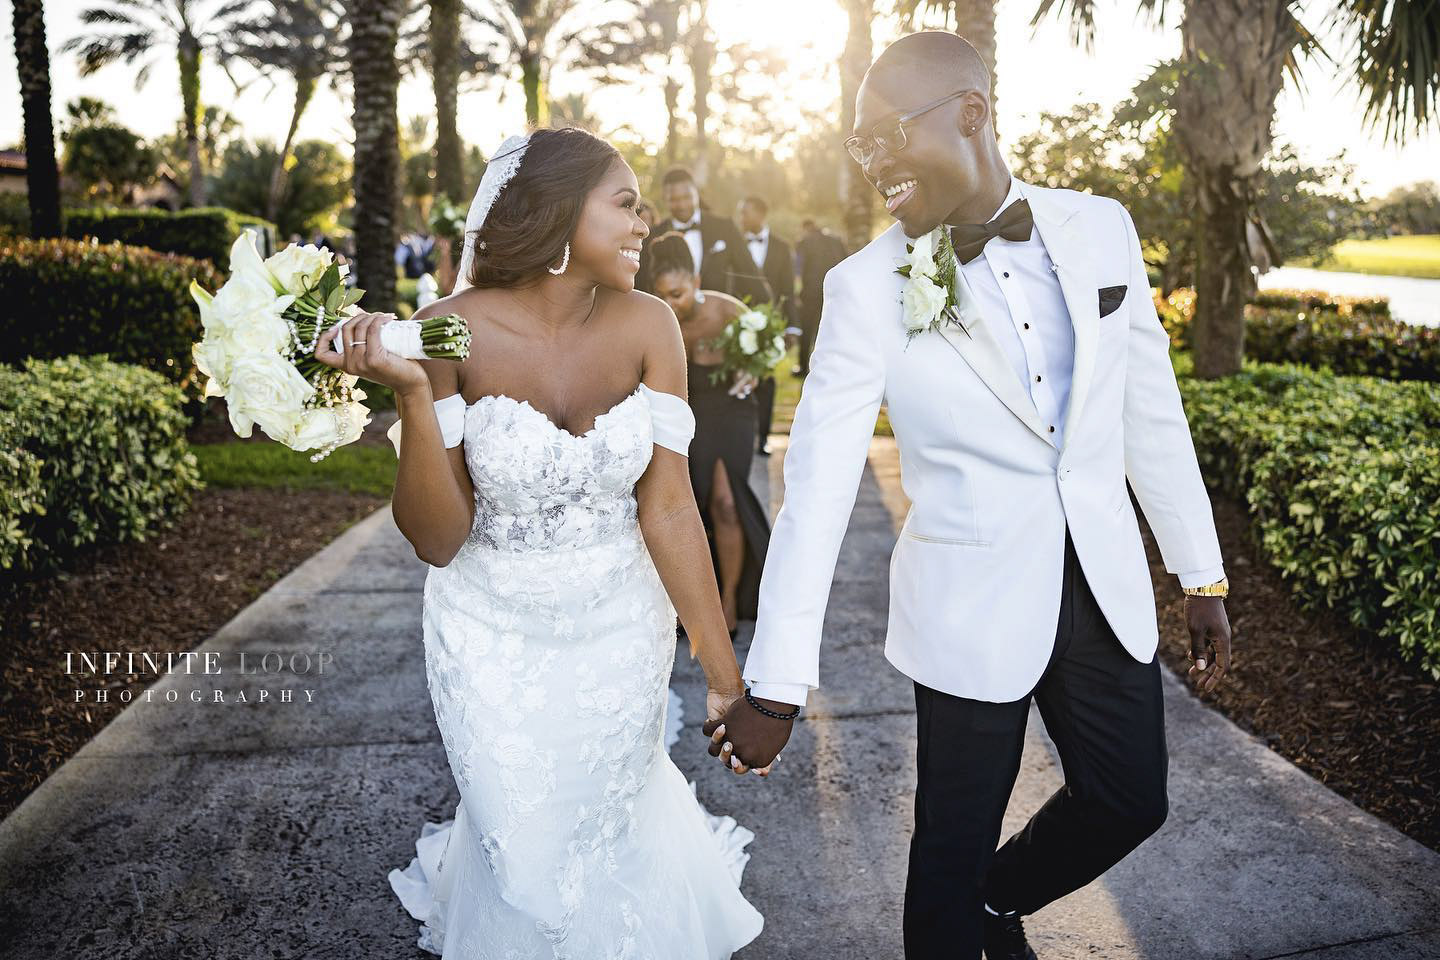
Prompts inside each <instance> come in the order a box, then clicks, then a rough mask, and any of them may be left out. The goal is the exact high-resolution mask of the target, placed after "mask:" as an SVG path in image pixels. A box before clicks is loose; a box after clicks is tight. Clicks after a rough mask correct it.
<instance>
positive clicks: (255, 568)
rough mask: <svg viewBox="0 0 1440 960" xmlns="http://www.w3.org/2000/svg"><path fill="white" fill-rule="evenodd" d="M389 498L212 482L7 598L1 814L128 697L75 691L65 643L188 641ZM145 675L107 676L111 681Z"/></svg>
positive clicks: (140, 646)
mask: <svg viewBox="0 0 1440 960" xmlns="http://www.w3.org/2000/svg"><path fill="white" fill-rule="evenodd" d="M258 434H259V431H257V436H258ZM381 439H382V440H383V437H382V438H381ZM384 503H385V500H384V498H382V497H376V496H371V495H367V494H351V493H341V492H333V491H325V490H291V491H282V490H223V489H211V490H205V491H202V492H200V493H199V494H197V495H196V498H195V501H194V503H193V504H192V506H191V508H190V509H189V510H188V511H187V512H186V513H185V514H184V515H183V516H182V517H181V518H180V519H179V521H178V522H177V523H176V525H175V526H174V527H173V528H171V529H169V530H165V531H160V532H158V533H157V534H156V535H155V536H154V537H152V538H151V539H150V540H147V541H145V542H143V543H129V544H121V545H118V546H110V547H106V548H103V549H100V550H97V551H95V552H94V553H92V554H90V555H88V556H86V557H85V558H83V559H82V560H80V561H79V562H77V563H76V564H75V566H74V567H73V568H72V569H71V570H69V571H67V572H66V573H64V574H61V575H58V576H55V577H52V578H49V579H46V580H43V581H36V582H33V583H30V584H26V585H24V586H23V587H22V588H21V589H20V591H19V593H18V594H17V595H16V596H15V597H13V598H11V599H10V600H8V601H4V602H0V679H3V686H0V753H3V755H4V758H5V763H4V767H3V772H0V817H4V816H6V815H7V814H9V813H10V811H12V810H13V809H15V807H17V806H19V805H20V802H21V801H22V800H24V799H25V797H26V796H28V795H29V794H30V792H31V791H32V790H34V789H35V788H36V787H38V786H39V785H40V783H41V782H42V781H43V780H44V779H45V778H46V777H47V776H48V775H49V774H50V772H51V771H53V770H54V769H55V768H56V767H58V766H59V765H60V764H61V763H63V762H64V761H65V760H66V759H67V758H69V757H70V756H71V755H73V754H74V753H75V752H76V751H77V750H79V749H80V748H81V747H82V746H84V745H85V743H86V742H87V741H88V740H89V739H90V738H91V737H93V736H94V735H95V734H96V733H98V732H99V731H100V730H101V728H103V727H104V726H105V724H107V723H109V722H110V720H111V719H113V718H114V717H115V716H116V715H117V714H118V713H119V712H120V711H121V710H122V709H124V706H125V705H124V704H121V703H118V702H116V701H114V700H113V699H112V701H111V702H110V703H108V704H101V705H97V704H94V703H78V704H77V703H74V702H73V700H74V689H75V684H74V680H73V678H67V677H66V675H65V673H64V669H65V668H64V655H65V653H66V652H67V651H76V652H78V651H122V652H123V651H132V650H133V651H141V650H145V651H155V652H170V651H184V650H192V649H194V648H195V647H197V646H199V645H200V644H201V643H203V642H204V641H205V640H206V639H208V638H209V637H210V636H211V635H212V634H214V633H215V631H216V630H218V629H219V628H220V627H221V626H222V625H223V624H225V622H226V621H228V620H229V619H230V618H231V617H233V616H234V615H235V614H236V613H238V612H239V611H240V610H241V609H243V608H244V607H245V606H246V605H248V604H249V603H250V602H251V601H252V600H254V599H255V598H256V597H257V596H259V595H260V594H261V593H262V592H264V590H265V589H266V588H268V587H269V586H271V585H272V584H273V583H275V581H277V580H279V579H280V577H282V576H284V575H285V574H286V573H288V572H289V571H290V570H292V569H294V568H295V567H296V566H298V565H299V564H300V562H301V561H303V560H305V559H306V558H307V557H309V556H311V555H312V554H314V553H315V552H316V551H317V550H319V549H320V547H322V546H324V545H325V544H326V543H328V542H329V541H330V540H332V539H334V538H335V537H336V536H338V535H339V534H340V533H341V532H343V531H344V530H345V529H346V528H347V527H349V526H351V525H352V524H354V523H355V522H357V521H359V520H361V519H363V518H364V517H366V516H367V515H369V514H370V513H371V512H372V511H374V510H375V509H376V508H378V507H380V506H382V505H383V504H384ZM151 679H153V678H151ZM137 682H140V678H138V677H134V676H129V677H122V676H120V675H118V674H117V675H115V676H112V677H111V678H110V686H112V687H114V688H121V687H126V686H131V685H132V684H135V683H137ZM95 686H96V678H95V677H93V676H87V677H86V678H85V687H86V688H93V687H95ZM87 699H88V698H87Z"/></svg>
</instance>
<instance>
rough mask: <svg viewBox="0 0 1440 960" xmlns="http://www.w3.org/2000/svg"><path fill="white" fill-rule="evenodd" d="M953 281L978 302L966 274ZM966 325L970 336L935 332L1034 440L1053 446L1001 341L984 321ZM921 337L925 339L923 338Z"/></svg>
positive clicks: (960, 273)
mask: <svg viewBox="0 0 1440 960" xmlns="http://www.w3.org/2000/svg"><path fill="white" fill-rule="evenodd" d="M955 281H956V283H957V284H959V285H962V286H963V288H964V289H963V290H957V292H958V293H960V294H961V295H962V297H968V298H969V300H970V302H971V303H975V302H977V301H976V299H975V294H974V293H972V292H971V291H970V287H969V283H968V281H966V279H965V271H963V270H956V271H955ZM968 322H969V335H966V333H965V332H964V331H962V330H956V329H955V328H954V327H942V328H940V329H939V330H937V333H938V334H939V336H940V338H941V339H942V340H944V341H945V342H946V343H947V344H949V346H950V349H952V350H954V351H955V352H956V353H957V354H959V355H960V357H961V358H962V359H963V360H964V361H965V362H966V363H967V364H969V366H970V369H971V370H974V371H975V375H976V376H977V377H979V378H980V379H981V380H982V381H984V383H985V386H987V387H989V388H990V392H991V393H993V394H995V397H996V398H997V399H998V400H999V401H1000V402H1001V403H1003V404H1005V406H1007V407H1009V408H1010V412H1011V413H1013V414H1015V416H1017V417H1019V418H1020V421H1021V422H1022V423H1024V424H1025V426H1027V427H1029V428H1030V429H1031V430H1032V431H1033V432H1034V433H1035V435H1036V436H1037V437H1039V438H1040V439H1041V440H1044V441H1045V442H1046V443H1048V444H1051V445H1053V444H1054V443H1055V438H1054V437H1053V436H1052V435H1051V434H1050V432H1049V431H1048V430H1047V429H1046V428H1045V424H1043V423H1041V422H1040V414H1039V413H1038V412H1036V410H1035V404H1034V403H1032V402H1031V401H1030V395H1029V394H1028V393H1026V392H1025V387H1024V385H1023V384H1022V383H1021V382H1020V380H1019V379H1018V378H1017V377H1016V376H1015V369H1014V368H1013V367H1012V366H1010V361H1009V360H1008V359H1006V357H1005V351H1004V350H1003V349H1002V348H1001V346H1000V341H998V340H996V339H995V335H994V334H993V333H991V331H990V328H989V326H988V325H987V324H988V321H987V320H986V319H985V318H984V317H974V318H972V319H971V320H970V321H968ZM921 336H925V335H924V334H922V335H921Z"/></svg>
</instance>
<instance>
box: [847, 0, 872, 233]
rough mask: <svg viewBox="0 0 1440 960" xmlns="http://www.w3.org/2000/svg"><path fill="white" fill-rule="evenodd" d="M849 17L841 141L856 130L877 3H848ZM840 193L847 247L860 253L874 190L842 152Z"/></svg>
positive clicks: (868, 227)
mask: <svg viewBox="0 0 1440 960" xmlns="http://www.w3.org/2000/svg"><path fill="white" fill-rule="evenodd" d="M845 8H846V12H847V13H848V14H849V16H850V30H849V33H847V34H846V36H845V50H844V52H843V53H841V54H840V130H839V134H840V139H841V140H844V139H845V138H846V137H848V136H850V134H851V132H852V128H853V127H854V126H855V94H856V92H857V91H858V90H859V89H860V80H861V78H862V77H864V76H865V71H866V70H867V69H868V68H869V67H870V58H871V55H872V53H873V50H874V42H875V41H874V37H873V33H872V31H873V29H874V22H875V0H845ZM840 163H841V167H840V189H841V196H842V197H843V198H844V210H845V245H846V247H847V248H848V249H850V250H859V249H860V248H861V247H863V246H865V244H867V243H869V242H870V234H871V231H872V230H873V228H874V227H873V223H872V216H873V214H874V211H875V197H874V190H873V189H872V188H871V186H870V184H869V182H868V181H866V179H865V177H864V176H863V175H862V174H861V171H860V167H859V165H857V164H856V163H855V161H854V160H852V159H851V158H850V155H849V154H848V153H845V152H843V151H842V152H841V159H840Z"/></svg>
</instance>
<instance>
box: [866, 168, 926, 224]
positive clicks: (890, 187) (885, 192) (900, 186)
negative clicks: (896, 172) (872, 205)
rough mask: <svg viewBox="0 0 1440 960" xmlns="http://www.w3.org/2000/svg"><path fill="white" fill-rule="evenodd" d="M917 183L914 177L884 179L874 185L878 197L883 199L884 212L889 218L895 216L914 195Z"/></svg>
mask: <svg viewBox="0 0 1440 960" xmlns="http://www.w3.org/2000/svg"><path fill="white" fill-rule="evenodd" d="M919 182H920V181H918V180H917V179H915V178H914V177H909V176H905V177H886V178H885V179H884V180H883V181H881V182H880V183H878V184H876V188H877V189H878V190H879V191H880V195H881V196H883V197H884V198H885V210H886V212H887V213H889V214H890V215H891V216H896V215H897V211H899V209H900V208H901V207H902V206H904V205H905V203H906V202H907V201H909V200H910V198H911V197H912V196H914V194H915V190H916V187H917V186H919Z"/></svg>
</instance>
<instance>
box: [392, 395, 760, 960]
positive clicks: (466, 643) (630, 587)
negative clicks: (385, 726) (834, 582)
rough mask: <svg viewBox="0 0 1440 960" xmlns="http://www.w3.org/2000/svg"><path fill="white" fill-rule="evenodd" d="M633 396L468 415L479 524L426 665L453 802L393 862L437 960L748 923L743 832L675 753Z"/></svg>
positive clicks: (700, 938) (454, 575)
mask: <svg viewBox="0 0 1440 960" xmlns="http://www.w3.org/2000/svg"><path fill="white" fill-rule="evenodd" d="M649 404H650V401H649V398H648V397H647V395H646V393H645V392H644V391H642V390H637V391H636V392H635V393H632V394H631V395H629V396H628V397H626V398H625V399H624V400H622V401H620V402H619V403H617V404H616V405H615V406H614V407H612V408H610V410H608V411H606V412H605V413H603V414H601V415H600V416H599V417H597V418H596V420H595V425H594V427H593V428H591V429H590V430H589V431H587V432H586V433H584V434H581V435H575V434H571V433H569V432H567V431H565V430H563V429H561V428H559V427H558V426H556V425H555V424H554V423H553V422H551V421H550V419H549V418H548V417H547V416H546V415H545V414H543V413H541V412H540V411H539V410H536V409H535V408H534V407H532V406H531V405H530V404H528V403H526V402H524V401H517V400H514V399H512V398H509V397H505V396H492V397H484V398H481V400H479V401H477V402H476V403H474V404H472V405H470V406H469V407H467V409H466V412H465V429H464V441H463V442H464V447H465V461H466V464H467V466H468V469H469V471H470V474H471V477H472V479H473V481H474V486H475V499H476V509H475V520H474V524H473V526H472V528H471V530H470V534H469V536H468V537H467V539H466V541H465V544H464V545H463V546H462V548H461V549H460V551H459V553H458V554H457V555H456V557H455V558H454V559H453V560H452V561H451V562H450V564H448V565H447V566H445V567H432V568H431V570H430V573H429V575H428V577H427V579H426V582H425V593H424V608H423V618H422V619H423V625H424V642H425V662H426V677H427V682H428V684H429V688H430V694H431V698H432V701H433V703H434V707H435V719H436V723H437V725H438V727H439V730H440V735H441V738H442V740H443V742H444V745H445V750H446V754H447V756H448V757H449V761H450V767H451V771H452V773H453V775H454V777H455V781H456V784H457V786H458V787H459V790H460V795H461V801H460V804H459V806H458V807H457V809H456V816H455V819H454V821H453V822H451V823H447V824H440V825H435V824H430V825H427V827H426V829H425V830H424V831H422V836H421V839H420V841H419V842H418V843H417V844H416V849H417V857H416V859H415V861H413V862H412V863H411V865H410V867H409V868H407V869H406V870H404V871H400V870H396V871H392V873H391V883H392V886H393V887H394V888H395V890H396V893H397V894H398V895H399V896H400V898H401V900H402V902H404V904H405V906H406V908H407V909H408V910H409V911H410V913H411V914H412V915H413V916H415V917H416V918H417V919H419V920H421V921H423V927H422V930H421V936H420V945H421V946H422V947H423V948H425V949H427V950H430V951H431V952H434V953H440V954H442V955H443V956H444V957H446V958H454V957H463V958H477V960H478V958H486V960H489V958H496V960H502V958H503V960H561V958H573V960H596V958H604V960H612V958H613V960H688V958H694V960H701V958H705V960H710V958H723V957H728V956H730V954H731V953H732V952H733V951H734V950H736V949H738V948H739V947H740V946H743V945H744V944H745V943H747V942H749V941H750V940H751V939H753V938H754V936H755V935H756V934H758V933H759V930H760V927H761V923H762V921H761V918H760V915H759V914H758V913H757V912H756V911H755V910H754V908H753V907H751V906H750V904H749V903H747V902H746V901H745V899H744V897H743V896H741V894H740V892H739V886H738V885H739V879H740V872H741V869H742V868H743V865H744V862H745V861H746V860H747V859H748V855H747V854H745V853H744V852H743V848H744V846H745V845H746V844H747V843H748V842H749V840H750V839H751V837H752V835H751V834H750V833H749V831H746V830H744V828H740V827H737V826H735V824H734V821H733V820H730V819H729V818H711V817H709V816H708V815H707V814H706V813H705V811H704V810H703V808H702V807H700V805H699V804H698V802H697V801H696V800H695V797H694V795H693V793H692V791H691V789H690V788H689V787H688V786H687V785H686V783H685V780H684V777H683V776H681V774H680V773H679V771H678V770H677V769H676V768H675V766H674V764H673V763H672V762H671V760H670V758H669V756H668V754H667V753H666V746H667V745H666V742H665V736H666V734H665V731H666V710H667V703H668V702H669V700H668V697H667V689H668V683H669V677H670V671H671V668H672V666H673V663H674V655H675V611H674V608H673V607H672V606H671V604H670V602H669V599H668V598H667V596H666V594H665V590H664V587H663V585H662V584H661V582H660V578H659V574H658V573H657V572H656V570H655V566H654V563H653V562H652V561H651V559H650V555H649V552H648V551H647V550H646V547H645V543H644V540H643V538H642V537H641V534H640V528H639V520H638V513H637V506H636V500H635V483H636V481H637V480H639V478H640V476H641V475H642V474H643V473H644V472H645V469H646V467H647V466H648V465H649V462H650V459H651V455H652V452H653V442H654V441H653V433H652V424H651V419H650V405H649Z"/></svg>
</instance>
